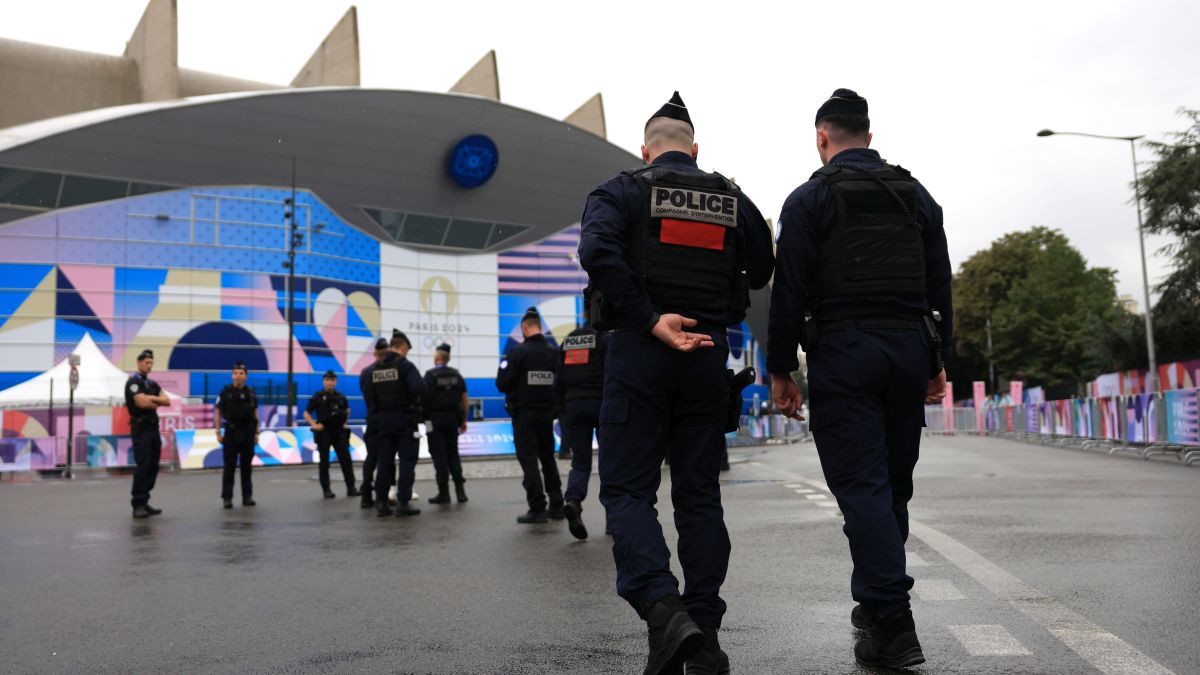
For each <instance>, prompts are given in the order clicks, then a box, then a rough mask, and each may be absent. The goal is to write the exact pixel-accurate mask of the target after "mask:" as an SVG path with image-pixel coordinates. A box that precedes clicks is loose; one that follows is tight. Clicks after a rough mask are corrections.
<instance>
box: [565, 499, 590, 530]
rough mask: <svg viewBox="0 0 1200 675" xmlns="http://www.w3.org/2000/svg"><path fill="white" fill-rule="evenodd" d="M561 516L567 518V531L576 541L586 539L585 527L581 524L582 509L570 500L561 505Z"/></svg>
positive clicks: (576, 502)
mask: <svg viewBox="0 0 1200 675" xmlns="http://www.w3.org/2000/svg"><path fill="white" fill-rule="evenodd" d="M563 515H564V516H566V518H567V529H568V530H570V531H571V536H573V537H575V538H576V539H587V527H585V526H584V524H583V507H582V506H580V505H579V502H578V501H576V500H574V499H572V500H571V501H569V502H567V503H566V504H563Z"/></svg>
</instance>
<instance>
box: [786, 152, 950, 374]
mask: <svg viewBox="0 0 1200 675" xmlns="http://www.w3.org/2000/svg"><path fill="white" fill-rule="evenodd" d="M833 162H844V163H846V164H852V165H854V166H857V167H861V168H863V169H877V168H880V167H882V166H883V160H882V159H880V157H879V153H878V152H875V151H874V150H869V149H867V148H853V149H850V150H843V151H842V152H839V153H838V154H837V155H835V156H834V157H833V159H832V160H830V163H833ZM917 217H918V219H919V221H920V222H921V223H922V224H924V226H925V230H924V238H925V288H926V291H925V297H913V296H903V295H893V296H881V297H875V298H869V299H864V298H862V297H855V298H829V299H828V300H825V301H824V302H822V303H821V306H820V307H814V306H812V303H811V301H810V300H811V298H810V292H811V289H812V284H813V275H814V273H815V271H816V269H817V248H818V247H819V246H820V243H821V241H822V240H823V239H824V238H825V236H826V235H827V234H828V233H829V229H830V228H831V227H833V225H834V224H835V223H836V221H837V218H838V213H837V207H836V206H835V203H834V199H833V195H832V193H831V192H830V189H829V186H827V185H825V183H824V182H823V181H822V180H821V179H820V178H812V179H809V181H808V182H807V183H804V184H803V185H801V186H800V187H798V188H796V189H795V190H794V191H792V194H791V195H789V196H788V198H787V201H785V202H784V203H783V212H782V213H781V214H780V216H779V225H778V231H779V234H778V236H777V238H776V240H775V243H776V250H775V255H776V266H775V282H774V284H773V285H772V287H771V312H770V324H769V327H768V329H767V338H768V339H767V372H769V373H789V372H792V371H794V370H798V369H799V368H800V363H799V361H798V360H797V358H796V348H797V347H798V346H799V344H800V329H801V327H802V326H803V324H804V314H805V312H808V313H810V314H813V315H815V316H819V317H823V318H824V317H833V316H836V315H837V313H838V311H839V310H842V309H856V310H857V311H859V312H861V311H862V308H863V305H864V304H865V303H868V302H869V303H870V305H871V306H872V307H875V308H879V309H880V310H882V311H891V312H893V313H895V312H901V313H906V314H913V315H917V314H922V313H924V312H925V311H927V310H929V309H936V310H938V311H939V312H941V314H942V321H941V323H940V324H939V325H938V332H939V333H940V334H941V336H942V353H943V356H949V353H950V345H951V339H952V337H953V325H954V307H953V305H952V303H951V298H950V278H951V270H950V254H949V253H948V252H947V251H946V230H945V229H944V228H943V227H942V207H940V206H938V204H937V202H935V201H933V197H931V196H930V195H929V192H928V191H926V190H925V187H924V186H922V185H920V184H919V183H918V184H917Z"/></svg>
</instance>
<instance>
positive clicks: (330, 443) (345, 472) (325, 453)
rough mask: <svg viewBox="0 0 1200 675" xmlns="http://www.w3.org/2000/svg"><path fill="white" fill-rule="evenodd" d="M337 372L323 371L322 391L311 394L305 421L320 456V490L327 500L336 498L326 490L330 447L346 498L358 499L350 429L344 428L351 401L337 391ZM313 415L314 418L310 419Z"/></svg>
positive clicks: (327, 487)
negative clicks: (351, 453) (344, 484)
mask: <svg viewBox="0 0 1200 675" xmlns="http://www.w3.org/2000/svg"><path fill="white" fill-rule="evenodd" d="M337 380H338V377H337V373H335V372H333V371H332V370H326V371H325V375H324V377H322V378H321V384H322V385H323V386H324V388H323V389H321V391H318V392H317V393H315V394H313V396H312V398H310V399H309V400H308V407H307V408H305V410H304V421H305V422H308V425H309V426H310V427H312V430H313V436H314V440H316V442H317V454H318V456H319V457H320V462H321V463H320V469H319V470H318V475H319V476H320V479H321V491H322V492H323V493H324V494H325V498H326V499H333V498H334V497H335V496H336V495H334V494H333V490H330V489H329V448H330V447H333V449H334V451H335V452H336V453H337V459H338V464H339V465H341V467H342V478H344V479H345V480H346V496H347V497H357V496H359V492H358V488H356V487H354V464H353V463H351V461H350V430H349V429H347V428H346V420H347V419H349V417H350V402H349V401H347V400H346V396H345V394H343V393H342V392H340V391H338V390H337ZM313 415H316V418H314V417H313Z"/></svg>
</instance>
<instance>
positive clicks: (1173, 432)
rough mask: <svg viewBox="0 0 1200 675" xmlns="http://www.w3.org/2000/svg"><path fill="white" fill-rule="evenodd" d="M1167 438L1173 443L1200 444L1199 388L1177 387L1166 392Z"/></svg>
mask: <svg viewBox="0 0 1200 675" xmlns="http://www.w3.org/2000/svg"><path fill="white" fill-rule="evenodd" d="M1165 398H1166V406H1167V440H1168V441H1170V442H1172V443H1187V444H1189V445H1196V444H1200V416H1198V415H1197V390H1196V389H1177V390H1175V391H1168V392H1166V394H1165Z"/></svg>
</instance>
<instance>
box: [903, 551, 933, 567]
mask: <svg viewBox="0 0 1200 675" xmlns="http://www.w3.org/2000/svg"><path fill="white" fill-rule="evenodd" d="M904 558H905V565H906V566H907V567H929V563H928V562H926V561H925V559H924V558H922V557H921V556H919V555H917V554H916V553H913V552H912V551H905V552H904Z"/></svg>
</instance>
